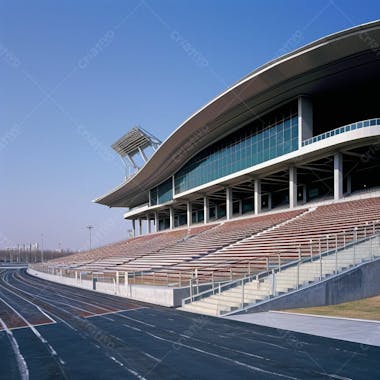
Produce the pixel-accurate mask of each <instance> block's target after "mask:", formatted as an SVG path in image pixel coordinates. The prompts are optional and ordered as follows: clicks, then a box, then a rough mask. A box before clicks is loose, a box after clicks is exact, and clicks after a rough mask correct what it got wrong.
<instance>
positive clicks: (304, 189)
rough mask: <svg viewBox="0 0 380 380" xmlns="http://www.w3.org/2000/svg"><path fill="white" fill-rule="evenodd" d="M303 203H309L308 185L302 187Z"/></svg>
mask: <svg viewBox="0 0 380 380" xmlns="http://www.w3.org/2000/svg"><path fill="white" fill-rule="evenodd" d="M302 202H303V203H306V202H307V186H306V185H303V186H302Z"/></svg>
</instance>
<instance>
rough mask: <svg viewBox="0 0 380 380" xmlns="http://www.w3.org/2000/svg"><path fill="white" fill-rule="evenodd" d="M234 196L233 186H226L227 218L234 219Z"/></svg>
mask: <svg viewBox="0 0 380 380" xmlns="http://www.w3.org/2000/svg"><path fill="white" fill-rule="evenodd" d="M232 202H233V198H232V189H231V187H227V188H226V216H227V220H230V219H232V213H233V203H232Z"/></svg>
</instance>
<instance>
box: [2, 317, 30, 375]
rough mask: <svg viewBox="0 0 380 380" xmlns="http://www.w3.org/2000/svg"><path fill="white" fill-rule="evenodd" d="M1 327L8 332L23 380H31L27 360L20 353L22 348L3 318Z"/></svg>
mask: <svg viewBox="0 0 380 380" xmlns="http://www.w3.org/2000/svg"><path fill="white" fill-rule="evenodd" d="M0 325H1V326H2V328H3V329H4V330H5V331H6V333H7V335H8V338H9V341H10V342H11V346H12V349H13V352H14V354H15V356H16V361H17V366H18V369H19V371H20V375H21V379H22V380H28V379H29V369H28V365H27V364H26V360H25V358H24V357H23V356H22V354H21V352H20V347H19V345H18V343H17V340H16V338H15V337H14V335H13V333H12V331H11V330H10V329H9V328H8V326H7V325H6V324H5V322H4V321H3V320H2V319H1V318H0Z"/></svg>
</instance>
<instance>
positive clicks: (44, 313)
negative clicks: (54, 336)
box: [0, 284, 57, 323]
mask: <svg viewBox="0 0 380 380" xmlns="http://www.w3.org/2000/svg"><path fill="white" fill-rule="evenodd" d="M9 285H10V284H9ZM10 286H12V285H10ZM0 287H1V288H3V289H5V290H6V291H8V292H10V293H12V294H14V295H15V296H16V297H19V298H21V299H22V300H24V301H25V302H28V303H29V304H31V305H33V306H34V307H35V308H36V309H37V310H38V311H39V312H40V313H42V314H43V315H44V316H45V317H47V318H48V319H50V320H51V321H52V322H53V323H56V322H57V321H55V320H54V319H53V318H52V317H50V315H48V314H47V313H46V312H44V311H43V310H42V309H41V308H40V307H39V306H38V305H36V304H34V303H33V302H31V301H29V300H28V299H26V298H24V297H23V296H20V295H19V294H17V293H16V292H14V291H13V290H10V289H8V288H7V287H5V286H3V285H0ZM12 288H13V286H12ZM16 289H17V288H16ZM18 290H19V289H18Z"/></svg>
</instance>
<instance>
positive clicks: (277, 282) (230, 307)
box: [180, 224, 380, 316]
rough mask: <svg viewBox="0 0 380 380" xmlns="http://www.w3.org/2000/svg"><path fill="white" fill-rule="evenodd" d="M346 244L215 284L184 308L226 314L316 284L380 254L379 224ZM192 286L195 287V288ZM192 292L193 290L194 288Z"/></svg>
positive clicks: (209, 313) (190, 310)
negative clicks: (264, 270) (251, 274)
mask: <svg viewBox="0 0 380 380" xmlns="http://www.w3.org/2000/svg"><path fill="white" fill-rule="evenodd" d="M354 232H355V234H356V238H355V240H354V241H351V242H349V243H348V244H346V245H344V246H343V247H339V248H338V245H337V246H336V247H334V248H333V249H331V250H327V251H325V252H323V253H320V254H318V255H315V256H311V257H309V258H303V257H301V256H300V257H299V259H298V260H296V261H293V262H290V263H287V264H285V265H283V266H279V267H278V268H275V269H272V270H270V271H266V272H262V273H260V274H257V275H254V276H246V277H244V278H241V279H239V280H234V281H230V282H227V283H224V284H220V283H219V284H218V285H217V286H213V287H212V289H210V290H207V291H204V292H201V293H199V294H192V295H191V296H190V297H189V298H186V299H184V300H183V304H182V307H181V308H180V309H181V310H184V311H188V312H194V313H199V314H207V315H213V316H225V315H230V314H234V313H236V312H240V311H242V310H245V309H248V308H252V307H254V306H255V305H260V304H262V303H264V302H266V301H268V300H271V299H274V298H276V297H280V296H282V295H284V294H288V293H291V292H296V291H298V290H299V289H303V288H305V287H307V286H311V285H315V284H317V283H319V282H321V281H323V280H325V279H327V278H329V277H331V276H333V275H337V274H340V273H343V272H344V271H347V270H349V269H351V268H353V267H355V266H358V265H360V264H361V263H363V262H370V261H372V260H375V259H377V258H379V257H380V234H379V232H378V230H377V226H375V224H373V225H372V226H369V225H368V224H367V225H364V226H363V232H364V234H363V235H364V236H363V237H362V238H360V239H358V238H357V236H358V234H359V228H358V227H356V229H355V230H354ZM192 290H193V289H192ZM191 293H193V291H192V292H191Z"/></svg>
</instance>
